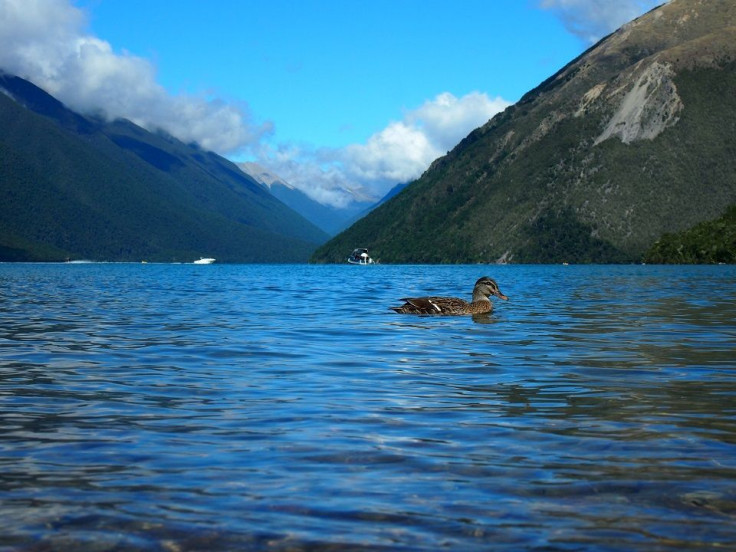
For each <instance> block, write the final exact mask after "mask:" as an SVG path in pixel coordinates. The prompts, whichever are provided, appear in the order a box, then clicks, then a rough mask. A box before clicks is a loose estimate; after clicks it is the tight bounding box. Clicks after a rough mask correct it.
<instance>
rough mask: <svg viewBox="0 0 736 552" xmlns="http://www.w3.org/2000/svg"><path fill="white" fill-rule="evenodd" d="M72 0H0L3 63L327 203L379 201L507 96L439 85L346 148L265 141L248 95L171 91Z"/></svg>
mask: <svg viewBox="0 0 736 552" xmlns="http://www.w3.org/2000/svg"><path fill="white" fill-rule="evenodd" d="M87 25H88V22H87V16H86V14H85V12H83V11H82V10H80V9H78V8H76V7H74V5H73V4H72V3H71V2H70V0H0V68H2V69H4V70H6V71H8V72H11V73H15V74H17V75H19V76H21V77H24V78H27V79H29V80H30V81H32V82H34V83H35V84H36V85H38V86H40V87H41V88H43V89H45V90H46V91H48V92H49V93H51V94H52V95H54V96H55V97H57V98H58V99H59V100H61V101H62V102H64V103H65V104H67V105H68V106H69V107H71V108H72V109H74V110H76V111H80V112H83V113H90V112H92V113H97V114H102V115H104V116H107V117H108V118H117V117H122V118H126V119H129V120H131V121H133V122H135V123H137V124H139V125H141V126H143V127H145V128H148V129H149V130H154V129H158V128H161V129H163V130H165V131H167V132H169V133H171V134H172V135H174V136H175V137H177V138H179V139H180V140H183V141H185V142H197V143H199V144H200V145H201V146H202V147H204V148H206V149H209V150H212V151H216V152H218V153H220V154H222V155H237V156H247V157H252V158H255V160H256V161H257V162H258V163H260V164H261V165H263V166H265V167H267V168H268V169H269V170H271V171H272V172H274V173H276V174H278V175H279V176H281V177H282V178H283V179H284V180H286V181H287V182H289V183H291V184H292V185H294V186H296V187H298V188H300V189H302V190H303V191H305V192H306V193H308V194H309V195H310V196H311V197H313V198H314V199H316V200H318V201H321V202H323V203H326V204H331V205H336V206H343V205H345V204H347V203H349V202H351V201H353V200H355V199H356V198H357V199H362V200H365V201H373V200H375V199H378V198H380V197H381V196H382V195H384V194H385V193H386V192H387V191H388V190H389V189H390V188H391V187H392V186H394V185H395V184H397V183H400V182H406V181H410V180H412V179H415V178H417V177H419V176H420V175H421V174H422V172H423V171H425V170H426V169H427V167H428V166H429V165H430V163H431V162H432V161H434V160H435V159H436V158H437V157H439V156H440V155H443V154H444V153H445V152H446V151H447V150H449V149H452V148H453V147H454V146H455V145H456V144H457V143H458V142H459V141H460V140H461V139H462V138H463V137H465V136H466V135H467V134H468V133H469V132H470V131H471V130H473V129H474V128H476V127H478V126H480V125H482V124H484V123H485V122H486V121H487V120H489V119H490V118H491V117H493V115H495V114H496V113H498V112H499V111H502V110H503V109H504V108H506V107H507V106H508V105H510V104H509V102H507V101H505V100H503V99H502V98H491V97H489V96H488V95H486V94H483V93H480V92H472V93H470V94H467V95H465V96H463V97H460V98H458V97H455V96H454V95H453V94H450V93H447V92H445V93H443V94H440V95H438V96H437V97H435V98H434V99H432V100H428V101H426V102H425V103H424V104H423V105H421V106H419V107H417V108H415V109H411V110H408V111H406V112H405V113H404V114H403V116H402V118H401V119H400V120H396V121H392V122H390V123H389V124H388V125H387V126H386V127H385V128H384V129H383V130H381V131H380V132H377V133H376V134H374V135H373V136H371V137H370V138H369V139H368V140H367V141H366V142H365V143H363V144H352V145H349V146H346V147H344V148H340V149H327V148H316V147H313V146H305V145H295V144H276V145H269V144H268V143H267V141H266V140H265V139H264V138H265V137H267V136H270V135H271V134H272V132H273V127H272V125H271V123H263V124H256V123H255V122H254V121H253V120H252V118H251V116H250V113H249V110H248V108H247V106H246V105H245V103H244V102H243V103H237V102H225V101H223V100H221V99H218V98H212V97H205V96H194V95H186V94H179V95H172V94H170V93H169V92H168V91H166V90H165V89H164V88H163V87H162V86H161V85H160V84H158V83H157V81H156V68H155V66H154V65H153V64H152V63H151V62H150V61H149V60H147V59H144V58H140V57H137V56H134V55H131V54H130V53H128V52H125V51H123V52H116V51H114V50H113V47H112V46H111V45H110V44H109V43H108V42H106V41H104V40H102V39H100V38H97V37H95V36H92V35H90V34H89V33H88V32H87V30H86V29H87Z"/></svg>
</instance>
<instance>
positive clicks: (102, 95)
mask: <svg viewBox="0 0 736 552" xmlns="http://www.w3.org/2000/svg"><path fill="white" fill-rule="evenodd" d="M86 25H87V18H86V16H85V14H84V12H82V11H81V10H79V9H77V8H75V7H74V6H72V5H70V3H69V2H68V0H0V68H3V69H5V70H6V71H8V72H11V73H15V74H17V75H19V76H21V77H24V78H27V79H28V80H30V81H32V82H33V83H34V84H36V85H38V86H40V87H41V88H43V89H44V90H46V91H47V92H49V93H50V94H52V95H54V96H55V97H56V98H58V99H59V100H61V101H62V102H64V103H65V104H67V105H68V106H69V107H71V108H72V109H75V110H77V111H80V112H83V113H88V112H96V113H101V114H103V115H105V116H107V117H109V118H117V117H123V118H126V119H130V120H131V121H133V122H135V123H137V124H139V125H141V126H143V127H145V128H148V129H151V130H153V129H157V128H161V129H163V130H166V131H167V132H169V133H171V134H173V135H174V136H176V137H177V138H179V139H181V140H184V141H187V142H190V141H191V142H198V143H199V144H200V145H201V146H202V147H204V148H207V149H211V150H215V151H218V152H221V153H231V152H238V151H244V150H245V149H246V148H248V147H249V146H250V145H252V144H254V143H256V142H257V141H258V140H259V139H260V138H261V137H262V136H263V135H264V134H267V133H269V132H271V130H272V125H271V124H270V123H264V124H260V125H257V124H255V123H254V122H253V121H252V120H251V117H250V114H249V112H248V109H247V106H245V104H239V105H238V104H234V103H226V102H224V101H221V100H218V99H216V98H214V99H213V98H206V97H203V96H194V95H176V96H172V95H170V94H169V93H168V92H167V91H166V90H165V89H164V88H163V87H162V86H161V85H159V84H158V83H157V82H156V70H155V67H154V66H153V65H152V64H151V62H150V61H148V60H145V59H143V58H140V57H136V56H133V55H130V54H129V53H126V52H123V53H116V52H114V51H113V49H112V47H111V45H110V44H109V43H107V42H105V41H104V40H100V39H99V38H96V37H94V36H91V35H89V34H87V33H86V32H85V28H86Z"/></svg>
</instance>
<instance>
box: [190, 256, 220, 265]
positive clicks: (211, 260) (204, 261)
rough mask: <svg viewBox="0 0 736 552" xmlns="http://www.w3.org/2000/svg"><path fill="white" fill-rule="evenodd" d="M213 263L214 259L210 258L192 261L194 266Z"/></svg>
mask: <svg viewBox="0 0 736 552" xmlns="http://www.w3.org/2000/svg"><path fill="white" fill-rule="evenodd" d="M214 262H215V259H213V258H211V257H200V258H199V259H198V260H196V261H194V264H212V263H214Z"/></svg>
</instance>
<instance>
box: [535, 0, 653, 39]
mask: <svg viewBox="0 0 736 552" xmlns="http://www.w3.org/2000/svg"><path fill="white" fill-rule="evenodd" d="M665 2H666V0H613V1H612V0H540V1H539V5H540V7H541V8H543V9H546V10H551V11H552V12H553V13H555V15H556V16H557V17H559V18H560V19H561V20H562V22H563V24H564V25H565V28H566V29H567V30H568V31H569V32H571V33H572V34H574V35H576V36H578V37H579V38H580V39H581V40H583V41H584V42H586V43H588V44H593V43H595V42H597V41H598V40H600V39H601V38H603V37H604V36H606V35H607V34H609V33H611V32H613V31H615V30H616V29H618V28H619V27H620V26H621V25H623V24H624V23H627V22H628V21H631V20H632V19H634V18H635V17H638V16H640V15H641V14H642V13H644V12H645V11H649V10H651V9H653V8H655V7H657V6H659V5H660V4H663V3H665Z"/></svg>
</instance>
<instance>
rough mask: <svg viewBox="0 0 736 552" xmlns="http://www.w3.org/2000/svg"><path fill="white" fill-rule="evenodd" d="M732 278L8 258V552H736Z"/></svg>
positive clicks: (712, 271) (1, 369) (4, 347)
mask: <svg viewBox="0 0 736 552" xmlns="http://www.w3.org/2000/svg"><path fill="white" fill-rule="evenodd" d="M484 273H488V274H489V275H490V276H492V277H494V278H495V279H496V280H497V281H498V282H499V285H500V287H501V290H502V291H503V292H504V293H506V294H507V295H509V296H510V297H511V301H510V302H508V303H502V304H498V305H497V308H496V311H495V312H494V313H493V314H491V315H490V316H481V317H475V318H471V317H447V318H437V317H412V316H399V315H396V314H394V313H391V312H390V311H388V306H390V305H393V304H396V301H397V299H398V298H400V297H404V296H407V295H416V294H425V293H426V294H432V295H438V294H452V295H458V296H468V295H469V292H470V289H469V286H471V285H472V282H474V281H475V280H476V279H477V278H478V277H480V276H481V275H483V274H484ZM734 276H736V269H734V268H733V267H542V266H539V267H535V266H504V267H471V266H465V267H446V266H416V267H415V266H404V267H400V266H374V267H350V266H339V267H335V266H288V267H281V266H218V265H211V266H192V265H178V266H177V265H84V266H80V265H0V414H1V417H0V491H2V493H3V501H2V503H1V504H0V514H2V517H3V519H4V520H6V523H5V527H6V529H4V530H3V532H2V533H0V550H2V549H7V550H16V549H22V550H39V551H40V550H52V549H53V550H65V549H66V550H77V549H95V550H167V551H170V550H195V549H211V550H217V549H221V550H230V549H242V550H249V549H252V550H261V549H275V550H331V549H332V550H344V549H350V550H380V549H390V550H397V549H399V550H428V549H440V548H447V547H452V548H458V549H463V550H472V549H478V550H486V549H489V548H493V549H507V550H518V549H520V548H525V549H526V548H528V549H534V548H539V549H555V550H578V549H589V548H595V549H597V550H669V549H672V550H676V549H683V548H685V549H691V548H696V547H718V546H727V545H728V544H732V543H733V542H736V530H734V529H732V527H734V526H736V524H734V523H733V521H734V518H736V485H734V481H736V462H735V461H734V458H736V450H735V449H736V372H735V369H736V322H735V321H736V289H735V287H734V282H735V281H736V278H734Z"/></svg>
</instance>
